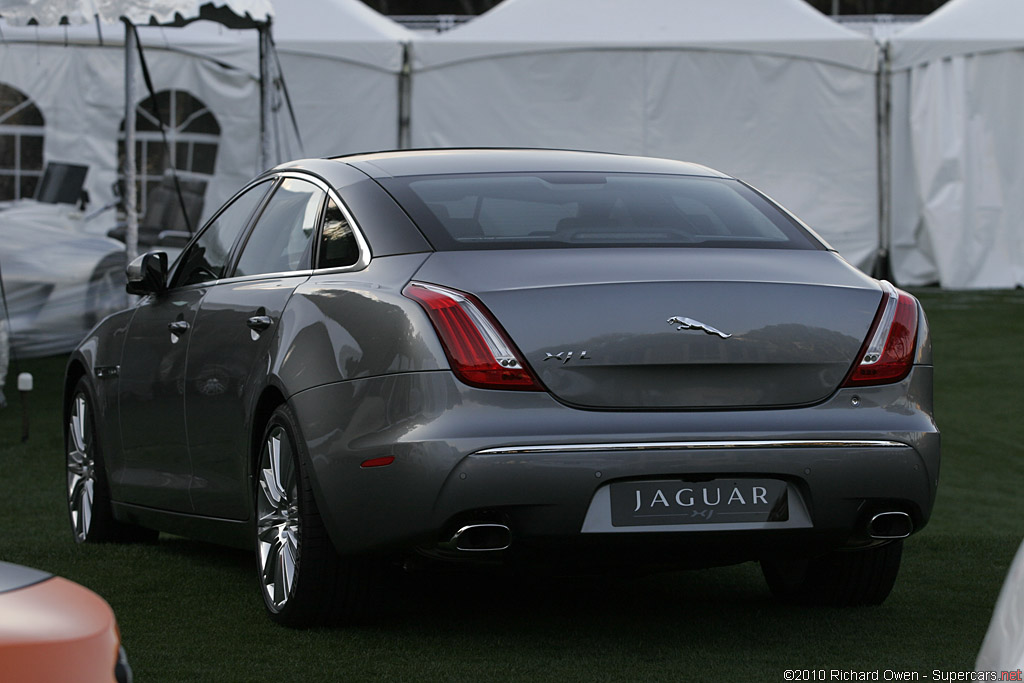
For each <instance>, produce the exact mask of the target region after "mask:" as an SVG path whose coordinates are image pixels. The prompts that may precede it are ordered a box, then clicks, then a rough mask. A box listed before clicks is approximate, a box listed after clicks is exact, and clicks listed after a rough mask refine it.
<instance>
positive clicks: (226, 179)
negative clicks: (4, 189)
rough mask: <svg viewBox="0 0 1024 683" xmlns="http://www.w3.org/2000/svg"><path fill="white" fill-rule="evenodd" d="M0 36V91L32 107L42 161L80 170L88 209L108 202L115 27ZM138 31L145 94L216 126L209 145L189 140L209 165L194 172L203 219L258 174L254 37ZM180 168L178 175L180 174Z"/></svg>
mask: <svg viewBox="0 0 1024 683" xmlns="http://www.w3.org/2000/svg"><path fill="white" fill-rule="evenodd" d="M0 31H2V33H3V40H2V41H0V84H3V86H5V87H7V88H13V89H15V90H17V91H18V92H20V93H21V94H23V95H24V96H25V97H26V98H27V99H28V101H29V102H31V104H32V106H35V107H36V108H37V109H38V111H39V113H40V115H41V117H42V119H43V121H44V125H43V126H42V130H41V134H42V136H43V157H44V159H45V160H47V161H62V162H71V163H77V164H83V165H87V166H88V167H89V171H88V175H87V176H86V184H85V189H86V191H87V192H88V193H89V196H90V198H91V200H92V204H91V206H90V209H95V208H96V207H99V206H103V205H105V204H107V203H109V202H112V201H113V199H114V196H113V192H112V190H111V186H112V185H113V184H114V182H115V181H116V180H117V176H118V172H119V170H120V167H119V160H118V138H119V136H120V135H122V134H123V133H122V126H123V123H124V118H125V117H124V91H125V76H124V47H123V46H124V28H123V26H121V25H120V24H105V25H101V26H100V27H99V34H98V33H97V27H96V25H94V24H87V25H82V26H55V27H35V26H26V27H12V26H6V25H0ZM138 31H139V36H140V39H141V41H142V44H143V46H144V48H145V54H146V60H147V62H148V64H149V68H150V71H151V73H152V78H153V82H154V86H155V89H156V90H157V91H158V92H162V91H168V90H170V91H177V92H181V93H187V94H188V95H189V96H190V97H192V98H195V100H197V101H198V102H199V103H201V104H202V106H203V107H205V109H206V110H207V111H209V112H210V113H211V114H212V116H213V118H214V119H215V121H216V125H217V128H218V130H219V132H218V133H217V135H216V141H215V142H213V141H212V140H207V141H206V142H203V135H204V133H200V134H199V135H196V136H194V137H195V142H197V143H198V144H207V143H211V144H215V145H216V151H215V157H214V159H215V161H214V162H213V164H214V165H213V167H212V168H201V170H202V171H204V173H201V174H199V175H201V176H203V177H206V176H209V178H208V183H207V187H206V193H205V204H204V206H205V211H206V212H207V213H208V212H209V211H211V210H213V209H215V208H216V207H217V206H219V205H220V204H221V203H222V202H223V201H224V200H226V199H227V198H228V197H230V196H231V194H233V193H234V192H235V191H236V190H237V189H238V187H240V186H241V185H242V184H244V183H245V182H247V181H248V180H249V179H250V178H251V177H252V176H253V175H254V174H255V173H257V172H258V171H259V170H260V168H259V161H258V160H259V153H260V145H259V117H258V115H255V114H254V112H258V111H259V106H260V105H259V101H260V100H259V81H258V79H259V63H258V43H257V34H256V32H254V31H246V30H232V29H227V28H224V27H223V26H221V25H219V24H213V23H211V22H206V21H200V22H196V23H194V24H190V25H188V26H186V27H183V28H163V27H155V26H139V27H138ZM100 35H101V36H102V40H103V45H102V46H101V45H100V43H99V40H100V38H99V36H100ZM140 82H141V77H140ZM138 94H139V99H140V100H144V99H146V98H147V97H148V93H146V92H145V90H144V89H143V88H141V87H140V88H139V91H138ZM163 115H164V116H167V112H164V114H163ZM152 145H153V147H152V150H153V151H156V152H161V151H162V150H159V149H157V148H158V147H159V146H160V145H159V143H157V142H155V141H153V143H152ZM184 165H185V164H184V163H179V168H181V167H182V166H184ZM197 168H199V167H198V166H197ZM153 170H154V172H157V173H159V172H162V168H160V169H153ZM184 170H185V171H186V176H187V175H188V170H189V169H188V168H185V169H184ZM113 222H114V215H113V212H112V211H110V212H107V214H105V215H103V216H100V217H97V218H96V219H94V220H92V221H90V222H89V223H88V224H87V225H86V228H87V229H90V230H92V231H94V232H105V231H106V229H107V228H109V227H111V225H112V223H113Z"/></svg>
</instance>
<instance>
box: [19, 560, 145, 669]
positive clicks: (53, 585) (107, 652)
mask: <svg viewBox="0 0 1024 683" xmlns="http://www.w3.org/2000/svg"><path fill="white" fill-rule="evenodd" d="M12 575H14V576H15V578H14V579H10V578H9V579H8V581H7V582H6V584H5V582H4V577H5V576H7V577H10V576H12ZM120 640H121V637H120V632H119V631H118V627H117V620H116V619H115V618H114V612H113V610H112V609H111V608H110V605H108V604H107V603H106V601H105V600H103V598H101V597H100V596H98V595H96V593H93V592H92V591H91V590H89V589H87V588H85V587H83V586H80V585H78V584H77V583H74V582H72V581H68V580H67V579H62V578H60V577H56V576H52V575H49V574H46V573H44V572H36V571H35V570H28V569H26V568H24V567H19V566H17V565H11V564H8V563H6V562H0V677H2V678H3V679H4V680H9V681H19V682H22V683H36V682H38V683H64V682H66V681H76V682H80V683H93V682H95V683H100V682H101V681H102V683H111V681H130V680H131V670H130V669H129V668H128V667H127V663H126V662H123V661H122V655H121V649H120ZM119 668H121V671H118V669H119Z"/></svg>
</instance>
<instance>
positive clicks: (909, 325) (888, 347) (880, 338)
mask: <svg viewBox="0 0 1024 683" xmlns="http://www.w3.org/2000/svg"><path fill="white" fill-rule="evenodd" d="M882 287H883V290H884V292H885V294H884V296H883V300H882V304H881V305H880V306H879V311H878V315H877V316H876V318H875V323H874V325H872V327H871V332H870V334H869V335H868V342H867V343H866V344H865V346H864V348H862V349H861V353H860V356H858V358H859V359H860V360H859V362H858V363H857V365H855V366H854V367H853V371H852V372H851V373H850V376H849V377H848V378H847V380H846V382H845V384H844V385H843V386H847V387H857V386H864V385H869V384H891V383H892V382H899V381H900V380H901V379H903V378H904V377H906V376H907V375H908V374H909V373H910V368H911V367H913V365H914V350H915V348H916V347H917V301H916V300H915V299H914V297H912V296H910V295H909V294H907V293H906V292H901V291H900V290H898V289H896V288H895V287H893V286H892V285H891V284H889V283H888V282H885V281H883V282H882Z"/></svg>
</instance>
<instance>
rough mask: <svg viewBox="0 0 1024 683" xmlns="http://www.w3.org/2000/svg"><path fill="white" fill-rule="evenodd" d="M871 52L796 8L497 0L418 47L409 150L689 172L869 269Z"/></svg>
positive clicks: (873, 161)
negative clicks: (746, 187)
mask: <svg viewBox="0 0 1024 683" xmlns="http://www.w3.org/2000/svg"><path fill="white" fill-rule="evenodd" d="M877 55H878V50H877V46H876V45H875V43H874V42H873V41H872V40H870V39H869V38H867V37H864V36H861V35H859V34H856V33H854V32H852V31H848V30H846V29H844V28H842V27H840V26H838V25H837V24H835V23H833V22H832V21H830V20H829V19H827V18H826V17H824V16H823V15H821V14H820V13H818V12H817V11H815V10H814V9H812V8H811V7H809V6H808V5H807V4H806V3H804V2H803V1H802V0H717V1H716V2H707V0H505V1H504V2H503V3H501V4H500V5H498V6H497V7H496V8H494V9H493V10H491V11H490V12H488V13H486V14H484V15H482V16H480V17H479V18H477V19H475V20H474V21H472V22H470V23H468V24H465V25H463V26H460V27H458V28H456V29H454V30H452V31H450V32H448V33H445V34H442V35H439V36H437V37H422V38H419V37H418V38H417V39H416V40H415V41H414V43H413V89H412V106H411V109H412V111H411V141H412V145H413V146H414V147H418V146H453V145H495V146H514V145H524V146H541V147H565V148H577V149H594V150H602V151H612V152H624V153H634V154H647V155H652V156H662V157H670V158H677V159H684V160H689V161H695V162H699V163H702V164H706V165H709V166H712V167H714V168H718V169H719V170H722V171H725V172H727V173H731V174H733V175H736V176H738V177H740V178H742V179H744V180H747V181H748V182H750V183H752V184H753V185H755V186H757V187H758V188H760V189H762V190H763V191H765V192H767V193H768V194H770V195H772V196H773V197H774V198H775V199H777V200H779V201H780V202H782V203H783V204H785V205H786V206H788V207H789V208H791V209H792V210H793V211H794V212H795V213H797V214H798V215H800V216H801V217H802V218H803V219H804V220H806V221H807V222H808V223H809V224H810V225H811V226H812V227H813V228H815V229H816V230H817V231H818V232H819V233H821V234H822V235H823V236H824V237H825V238H826V239H827V240H829V241H830V242H831V243H832V244H833V246H835V247H836V248H837V249H839V251H840V252H841V253H843V254H844V255H845V256H846V257H847V258H848V259H849V260H851V261H852V262H853V263H855V264H857V265H859V266H861V267H864V268H869V267H870V266H871V263H872V260H873V258H874V256H875V254H876V251H877V248H878V245H879V234H878V227H879V220H878V213H879V199H878V161H877V159H878V157H877V133H876V131H877V121H876V118H877V117H876V68H877Z"/></svg>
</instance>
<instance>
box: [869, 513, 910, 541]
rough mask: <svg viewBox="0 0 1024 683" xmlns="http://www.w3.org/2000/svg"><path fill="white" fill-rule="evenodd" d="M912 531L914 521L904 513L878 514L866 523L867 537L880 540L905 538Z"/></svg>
mask: <svg viewBox="0 0 1024 683" xmlns="http://www.w3.org/2000/svg"><path fill="white" fill-rule="evenodd" d="M913 531H914V521H913V520H912V519H911V518H910V515H908V514H907V513H906V512H895V511H894V512H880V513H878V514H877V515H875V516H874V517H872V518H871V521H870V522H868V535H869V536H871V538H876V539H880V540H893V539H899V538H906V537H907V536H909V535H910V534H911V533H913Z"/></svg>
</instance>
